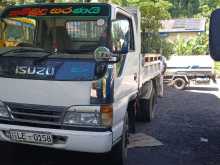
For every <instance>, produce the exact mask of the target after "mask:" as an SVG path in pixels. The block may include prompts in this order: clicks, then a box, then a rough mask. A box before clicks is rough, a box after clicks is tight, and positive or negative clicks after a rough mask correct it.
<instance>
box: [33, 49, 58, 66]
mask: <svg viewBox="0 0 220 165" xmlns="http://www.w3.org/2000/svg"><path fill="white" fill-rule="evenodd" d="M54 54H55V52H49V51H48V52H47V54H46V55H44V56H41V57H39V58H38V59H36V60H34V62H33V64H34V65H36V64H38V63H40V62H42V61H44V60H46V59H48V57H50V56H52V55H54Z"/></svg>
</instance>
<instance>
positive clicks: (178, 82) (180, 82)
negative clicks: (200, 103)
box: [173, 78, 186, 90]
mask: <svg viewBox="0 0 220 165" xmlns="http://www.w3.org/2000/svg"><path fill="white" fill-rule="evenodd" d="M173 86H174V88H176V89H179V90H183V89H184V88H185V87H186V81H185V80H184V79H183V78H176V79H175V80H174V83H173Z"/></svg>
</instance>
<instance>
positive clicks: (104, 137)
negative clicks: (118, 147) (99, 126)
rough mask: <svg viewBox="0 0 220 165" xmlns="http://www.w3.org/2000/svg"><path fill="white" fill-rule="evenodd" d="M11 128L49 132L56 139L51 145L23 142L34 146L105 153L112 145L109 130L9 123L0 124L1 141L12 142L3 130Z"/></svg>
mask: <svg viewBox="0 0 220 165" xmlns="http://www.w3.org/2000/svg"><path fill="white" fill-rule="evenodd" d="M11 129H16V130H23V131H39V132H49V133H51V134H52V135H53V137H54V138H55V139H56V141H55V142H54V144H52V145H43V144H33V143H24V144H31V145H36V146H43V147H50V148H57V149H64V150H70V151H79V152H89V153H106V152H109V151H110V150H111V148H112V145H113V136H112V132H111V131H105V132H94V131H93V132H90V131H74V130H62V129H50V128H36V127H27V126H17V125H9V124H0V140H1V141H8V142H13V141H11V140H10V139H9V138H8V137H7V136H6V135H5V131H8V130H11ZM22 143H23V142H22Z"/></svg>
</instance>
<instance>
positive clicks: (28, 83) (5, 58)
mask: <svg viewBox="0 0 220 165" xmlns="http://www.w3.org/2000/svg"><path fill="white" fill-rule="evenodd" d="M24 20H25V24H27V22H29V24H31V30H27V28H26V31H25V28H23V30H24V33H25V34H26V35H27V36H32V37H30V38H29V40H27V39H25V37H20V38H19V39H15V42H16V43H15V44H14V45H11V46H10V47H9V46H8V47H7V46H6V47H3V48H0V58H1V60H0V84H1V85H0V140H2V141H9V142H15V143H23V144H31V145H36V146H43V147H52V148H58V149H65V150H72V151H81V152H91V153H108V152H109V153H110V157H111V158H112V159H111V160H114V162H115V164H125V162H126V155H127V141H128V132H129V128H131V126H133V127H134V120H135V118H139V119H140V120H151V117H152V116H153V115H152V113H153V112H152V108H153V105H154V103H155V99H156V97H157V93H159V89H160V88H159V85H160V84H161V83H160V82H159V81H160V74H161V71H160V62H159V58H160V57H158V56H152V57H147V56H146V55H142V54H141V47H140V45H141V39H140V13H139V12H138V10H133V9H122V8H120V7H118V6H115V5H110V4H105V3H88V4H87V3H80V4H74V3H67V4H56V3H51V4H34V5H22V6H15V7H8V8H6V9H5V10H4V11H3V12H2V14H1V22H2V23H3V24H4V26H5V28H4V31H7V30H9V29H8V28H9V27H10V26H9V23H11V22H14V23H15V26H16V23H18V22H19V21H20V22H22V24H24ZM17 26H18V25H17ZM15 34H16V33H15ZM13 36H15V35H13ZM137 100H138V103H137ZM137 105H139V106H137ZM139 107H140V108H139ZM137 109H140V111H138V110H137ZM136 114H137V115H136ZM149 115H151V116H149ZM136 116H137V117H136ZM138 116H139V117H138Z"/></svg>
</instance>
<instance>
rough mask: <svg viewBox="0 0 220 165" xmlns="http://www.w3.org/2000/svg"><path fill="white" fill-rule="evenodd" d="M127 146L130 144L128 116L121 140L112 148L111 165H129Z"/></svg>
mask: <svg viewBox="0 0 220 165" xmlns="http://www.w3.org/2000/svg"><path fill="white" fill-rule="evenodd" d="M127 144H128V115H127V114H126V117H125V121H124V128H123V133H122V137H121V140H120V141H119V142H118V143H117V144H116V145H115V146H114V147H113V148H112V151H111V152H110V159H111V165H126V164H127V152H128V149H127Z"/></svg>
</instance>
